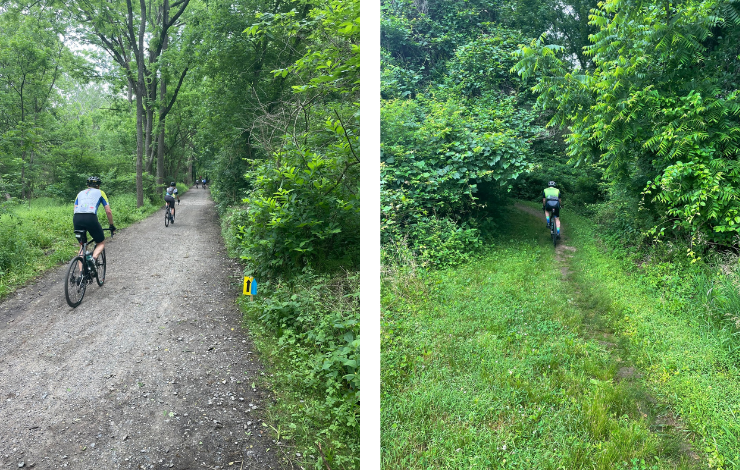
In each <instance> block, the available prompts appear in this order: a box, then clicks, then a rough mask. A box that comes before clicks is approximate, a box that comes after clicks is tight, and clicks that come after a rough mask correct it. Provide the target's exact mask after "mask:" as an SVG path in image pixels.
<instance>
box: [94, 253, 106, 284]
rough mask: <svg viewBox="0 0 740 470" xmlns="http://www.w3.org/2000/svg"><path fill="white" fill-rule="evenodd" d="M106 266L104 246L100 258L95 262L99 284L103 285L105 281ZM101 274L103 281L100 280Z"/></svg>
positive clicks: (96, 277)
mask: <svg viewBox="0 0 740 470" xmlns="http://www.w3.org/2000/svg"><path fill="white" fill-rule="evenodd" d="M105 266H106V263H105V248H103V251H101V252H100V254H99V255H98V260H97V261H96V262H95V271H96V273H95V280H96V281H97V283H98V285H99V286H102V285H103V284H104V283H105ZM101 275H102V278H103V280H102V281H101V280H100V278H101Z"/></svg>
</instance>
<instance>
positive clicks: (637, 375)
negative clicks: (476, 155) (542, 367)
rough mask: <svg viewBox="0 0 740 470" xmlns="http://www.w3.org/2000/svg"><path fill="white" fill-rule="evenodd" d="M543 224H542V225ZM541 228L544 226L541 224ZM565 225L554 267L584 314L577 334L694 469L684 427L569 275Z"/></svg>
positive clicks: (531, 210) (532, 210)
mask: <svg viewBox="0 0 740 470" xmlns="http://www.w3.org/2000/svg"><path fill="white" fill-rule="evenodd" d="M514 206H515V207H516V208H517V209H519V210H521V211H524V212H526V213H528V214H530V215H533V216H535V217H537V218H538V219H539V220H542V222H544V221H545V214H544V212H542V211H540V210H538V209H535V208H533V207H529V206H526V205H524V204H521V203H515V205H514ZM543 225H544V224H543ZM542 229H543V230H545V227H544V226H543V227H542ZM566 230H567V228H566V226H565V224H563V223H562V220H561V225H560V233H561V240H560V241H561V242H562V243H560V242H559V243H558V244H557V245H556V247H555V261H556V266H557V269H559V270H560V274H561V275H562V279H563V281H564V282H569V288H570V291H571V293H572V295H573V301H574V303H575V305H576V306H577V307H578V308H579V310H581V311H582V312H583V314H584V316H583V325H582V328H581V332H580V333H581V334H582V335H583V336H584V337H586V338H590V339H593V340H595V341H597V342H598V343H599V344H600V345H601V346H602V347H603V348H604V350H605V351H608V352H609V354H610V356H611V359H612V360H613V361H614V363H615V364H617V365H616V366H615V367H614V369H615V371H616V373H615V375H614V378H613V381H614V382H615V383H622V386H623V387H629V388H630V389H631V390H632V391H633V393H632V397H631V399H632V401H633V402H634V404H635V406H636V408H637V409H638V410H639V413H640V414H641V415H642V417H643V418H646V419H648V421H649V422H650V429H651V430H652V431H653V432H657V433H659V434H660V435H662V437H663V439H665V440H666V441H671V440H672V441H673V445H675V446H676V447H677V448H678V450H677V453H678V454H679V455H680V456H681V457H683V463H684V464H685V465H686V466H687V468H694V466H695V465H697V463H698V462H699V456H698V455H697V453H696V452H695V451H694V449H693V446H692V444H691V442H690V440H689V439H687V437H688V434H687V426H686V425H685V423H683V422H682V421H681V420H680V419H679V418H678V417H677V416H675V414H674V413H673V412H672V410H670V409H669V408H668V407H666V406H664V405H661V404H660V403H659V402H658V400H657V399H655V398H654V397H653V396H651V394H650V392H649V391H648V390H647V388H646V387H645V386H644V384H643V383H642V382H641V379H642V377H643V373H642V372H641V371H639V370H638V369H637V368H635V367H634V366H633V365H632V364H631V363H630V361H629V353H628V351H627V350H626V349H625V348H624V347H623V346H622V345H620V341H619V339H618V338H617V337H616V336H615V334H614V331H612V329H611V328H610V327H609V326H608V319H607V316H608V315H609V314H610V312H605V311H602V305H601V304H600V303H599V302H595V301H594V299H593V298H590V297H589V294H587V293H585V292H583V290H582V289H581V286H579V285H578V284H577V282H575V281H574V280H573V279H571V275H572V274H573V272H572V271H571V258H573V254H574V253H575V252H576V248H575V247H573V246H570V245H568V236H567V235H566V233H567V231H566Z"/></svg>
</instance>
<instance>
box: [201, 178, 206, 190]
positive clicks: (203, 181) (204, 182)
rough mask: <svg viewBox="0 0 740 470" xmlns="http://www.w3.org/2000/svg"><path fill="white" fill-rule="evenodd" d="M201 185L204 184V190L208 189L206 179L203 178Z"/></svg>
mask: <svg viewBox="0 0 740 470" xmlns="http://www.w3.org/2000/svg"><path fill="white" fill-rule="evenodd" d="M201 183H203V189H206V178H205V176H204V177H203V180H201Z"/></svg>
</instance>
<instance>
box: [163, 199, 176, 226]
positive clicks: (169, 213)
mask: <svg viewBox="0 0 740 470" xmlns="http://www.w3.org/2000/svg"><path fill="white" fill-rule="evenodd" d="M170 222H172V223H173V224H174V223H175V216H174V215H173V214H172V211H171V210H170V205H169V204H167V206H166V209H165V211H164V226H165V227H169V226H170Z"/></svg>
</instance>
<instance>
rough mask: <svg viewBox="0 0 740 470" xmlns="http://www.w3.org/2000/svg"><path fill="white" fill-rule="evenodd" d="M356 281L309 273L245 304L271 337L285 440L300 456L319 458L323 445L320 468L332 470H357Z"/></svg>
mask: <svg viewBox="0 0 740 470" xmlns="http://www.w3.org/2000/svg"><path fill="white" fill-rule="evenodd" d="M359 281H360V278H359V272H353V273H347V274H343V275H337V276H333V277H328V276H322V275H317V274H313V273H310V272H309V273H305V274H301V275H297V276H295V277H293V278H292V279H291V280H290V281H280V280H275V281H270V282H267V283H264V284H261V285H260V296H259V297H257V298H256V299H255V301H254V302H246V301H245V302H243V303H242V307H243V308H244V310H245V312H246V315H247V318H252V319H258V320H259V321H260V324H261V325H263V326H264V327H265V328H266V330H267V331H268V332H269V333H270V334H271V335H274V337H275V340H274V341H268V343H270V345H268V346H266V347H267V348H270V349H274V351H273V353H272V354H270V355H269V356H271V357H273V358H274V360H275V366H276V367H277V368H278V372H279V373H276V374H274V376H275V378H274V379H273V380H275V381H278V382H279V383H276V384H274V385H275V386H274V388H275V390H276V391H277V393H278V394H279V395H283V397H281V398H284V399H281V400H280V404H279V405H278V411H277V412H278V413H284V414H286V415H288V416H286V418H285V419H284V420H288V421H289V422H290V425H289V426H288V427H289V429H290V430H289V431H288V436H289V438H292V439H294V441H295V442H296V444H297V445H298V448H299V449H300V450H301V454H303V455H309V454H318V453H319V451H318V449H317V448H319V447H320V449H322V450H321V451H320V452H321V453H322V454H323V459H318V463H317V465H320V466H321V468H323V465H322V460H323V461H324V462H325V463H326V465H328V466H329V467H330V468H354V467H356V466H357V465H358V461H357V460H356V459H357V455H359V424H360V414H359V413H360V409H359V405H360V375H359V369H360V308H359V307H360V304H359ZM250 327H251V326H250ZM285 395H287V396H285ZM284 420H283V421H284ZM301 422H304V425H303V426H300V423H301ZM306 422H308V424H306ZM316 429H318V430H320V431H319V432H318V433H313V432H315V431H313V432H312V431H310V430H316Z"/></svg>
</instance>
